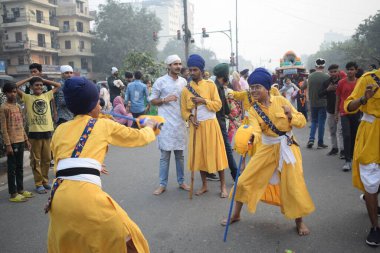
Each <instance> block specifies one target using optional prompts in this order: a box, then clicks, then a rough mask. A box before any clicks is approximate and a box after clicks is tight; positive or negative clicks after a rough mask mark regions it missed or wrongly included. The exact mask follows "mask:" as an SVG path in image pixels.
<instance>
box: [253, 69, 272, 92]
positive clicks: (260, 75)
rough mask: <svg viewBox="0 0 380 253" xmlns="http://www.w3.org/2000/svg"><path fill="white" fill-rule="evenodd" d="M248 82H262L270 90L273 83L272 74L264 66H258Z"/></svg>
mask: <svg viewBox="0 0 380 253" xmlns="http://www.w3.org/2000/svg"><path fill="white" fill-rule="evenodd" d="M248 84H249V85H252V84H261V85H262V86H264V87H265V89H267V90H270V88H271V85H272V75H271V74H270V73H269V72H268V70H266V69H264V68H257V69H255V71H253V72H252V73H251V74H250V75H249V77H248Z"/></svg>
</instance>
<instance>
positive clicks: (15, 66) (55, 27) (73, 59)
mask: <svg viewBox="0 0 380 253" xmlns="http://www.w3.org/2000/svg"><path fill="white" fill-rule="evenodd" d="M0 6H1V10H0V12H1V13H2V14H1V25H0V28H1V34H2V35H1V43H2V47H1V49H0V50H1V53H0V58H1V59H3V60H4V61H5V62H6V65H7V74H9V75H12V76H15V77H25V76H28V75H29V64H31V63H39V64H42V67H43V72H44V73H45V74H47V75H48V76H49V77H58V76H59V75H60V73H59V65H63V64H69V65H72V66H73V67H74V69H75V71H76V72H77V74H78V75H83V76H90V75H91V71H92V60H91V59H92V57H93V53H92V52H91V45H92V42H91V41H92V39H93V35H91V34H90V28H89V27H90V21H91V20H93V17H91V16H90V15H89V10H88V0H0Z"/></svg>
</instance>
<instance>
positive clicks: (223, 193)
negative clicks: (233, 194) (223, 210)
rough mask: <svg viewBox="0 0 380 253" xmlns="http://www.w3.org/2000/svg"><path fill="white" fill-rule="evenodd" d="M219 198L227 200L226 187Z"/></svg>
mask: <svg viewBox="0 0 380 253" xmlns="http://www.w3.org/2000/svg"><path fill="white" fill-rule="evenodd" d="M220 197H221V198H222V199H223V198H227V197H228V193H227V190H226V187H223V188H222V190H221V192H220Z"/></svg>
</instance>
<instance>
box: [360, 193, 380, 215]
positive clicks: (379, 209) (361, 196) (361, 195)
mask: <svg viewBox="0 0 380 253" xmlns="http://www.w3.org/2000/svg"><path fill="white" fill-rule="evenodd" d="M359 198H360V200H361V201H362V202H363V203H364V204H365V196H364V194H360V197H359ZM377 217H380V206H378V207H377Z"/></svg>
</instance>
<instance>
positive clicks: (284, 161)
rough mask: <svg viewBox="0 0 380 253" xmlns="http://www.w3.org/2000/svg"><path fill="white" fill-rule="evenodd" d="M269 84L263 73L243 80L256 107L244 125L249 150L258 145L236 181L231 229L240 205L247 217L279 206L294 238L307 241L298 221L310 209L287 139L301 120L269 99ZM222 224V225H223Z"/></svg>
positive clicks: (278, 99)
mask: <svg viewBox="0 0 380 253" xmlns="http://www.w3.org/2000/svg"><path fill="white" fill-rule="evenodd" d="M271 80H272V79H271V76H270V74H269V73H268V72H267V71H266V70H265V69H263V68H258V69H256V70H255V71H254V72H252V74H251V75H250V77H249V79H248V83H249V84H250V92H251V94H252V98H253V99H254V101H256V102H255V103H254V107H255V108H254V107H251V108H250V109H249V116H248V118H249V124H250V125H251V126H252V128H253V133H252V134H253V136H254V139H253V144H254V145H256V144H257V143H261V144H260V145H258V146H257V150H256V152H255V154H254V155H253V157H252V159H251V160H250V162H249V163H248V165H247V167H246V168H245V170H244V171H243V173H242V174H241V175H240V177H239V181H238V184H237V189H236V197H235V200H236V206H235V211H234V214H233V215H232V217H231V220H230V223H233V222H236V221H239V220H240V212H241V209H242V207H243V203H245V204H247V206H248V210H249V211H250V212H255V211H256V206H257V203H258V202H259V201H260V200H262V201H264V202H266V203H269V204H272V205H277V206H280V207H281V212H282V213H283V214H284V215H285V216H286V217H287V218H289V219H295V222H296V228H297V231H298V233H299V235H301V236H302V235H308V234H309V229H308V228H307V227H306V225H305V224H304V222H303V219H302V217H304V216H306V215H308V214H310V213H311V212H313V211H314V209H315V207H314V204H313V201H312V199H311V197H310V195H309V192H308V190H307V187H306V183H305V180H304V177H303V168H302V157H301V152H300V149H299V146H298V144H297V143H296V141H295V140H294V137H293V133H292V128H293V127H296V128H302V127H304V126H305V125H306V119H305V117H304V116H303V114H302V113H300V112H298V111H297V110H296V109H295V108H294V107H293V106H292V105H291V104H290V102H289V101H288V100H287V99H285V98H284V97H282V96H270V92H269V90H270V85H271ZM264 114H265V115H264ZM265 117H266V118H267V119H266V120H264V118H265ZM268 119H269V120H270V121H268ZM270 124H273V125H274V127H270ZM235 141H236V142H237V141H238V140H235ZM237 145H238V143H237ZM239 145H240V143H239ZM226 223H227V221H226V220H224V221H222V225H226Z"/></svg>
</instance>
